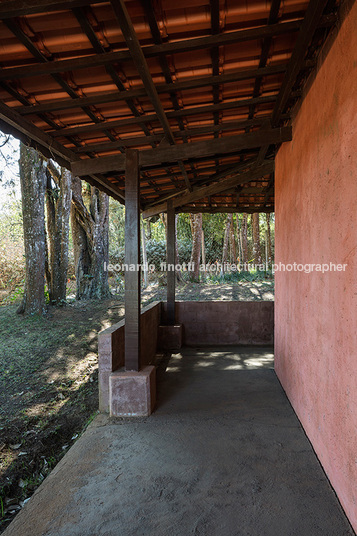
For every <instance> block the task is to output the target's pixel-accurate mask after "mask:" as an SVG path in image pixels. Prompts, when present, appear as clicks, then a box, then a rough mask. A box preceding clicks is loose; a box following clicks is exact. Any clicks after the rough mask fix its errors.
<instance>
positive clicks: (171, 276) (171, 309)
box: [166, 201, 176, 326]
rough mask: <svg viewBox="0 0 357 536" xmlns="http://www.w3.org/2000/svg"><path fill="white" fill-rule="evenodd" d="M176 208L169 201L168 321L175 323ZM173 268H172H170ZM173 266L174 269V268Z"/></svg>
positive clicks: (167, 242) (167, 245) (167, 235)
mask: <svg viewBox="0 0 357 536" xmlns="http://www.w3.org/2000/svg"><path fill="white" fill-rule="evenodd" d="M175 225H176V219H175V209H174V206H173V202H172V201H168V203H167V233H166V262H167V265H168V266H167V272H166V273H167V323H168V324H169V325H170V326H172V325H174V324H175V277H176V274H175V262H176V248H175V240H176V233H175ZM169 268H171V269H169ZM172 268H173V269H172Z"/></svg>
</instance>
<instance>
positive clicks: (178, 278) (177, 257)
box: [175, 214, 182, 283]
mask: <svg viewBox="0 0 357 536" xmlns="http://www.w3.org/2000/svg"><path fill="white" fill-rule="evenodd" d="M177 223H178V214H175V264H180V259H179V252H178V243H177ZM175 273H176V281H177V282H178V283H179V282H180V281H182V274H181V271H180V270H176V269H175Z"/></svg>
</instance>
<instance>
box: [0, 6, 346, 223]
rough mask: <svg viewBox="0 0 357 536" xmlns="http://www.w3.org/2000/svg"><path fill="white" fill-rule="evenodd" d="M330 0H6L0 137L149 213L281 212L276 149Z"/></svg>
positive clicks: (328, 16) (0, 39)
mask: <svg viewBox="0 0 357 536" xmlns="http://www.w3.org/2000/svg"><path fill="white" fill-rule="evenodd" d="M337 8H338V2H336V1H329V0H310V1H303V0H271V1H263V0H253V1H245V0H244V1H243V0H180V1H179V2H177V1H175V0H128V1H124V0H111V1H108V0H62V1H59V2H55V1H53V0H4V1H2V2H1V3H0V43H1V47H0V65H1V68H0V129H1V130H2V131H3V132H6V133H10V134H12V135H14V136H16V137H17V138H19V139H21V140H22V141H24V142H25V143H27V144H30V145H32V146H34V147H36V148H37V149H39V150H40V151H41V152H42V153H43V154H44V155H45V156H47V157H51V158H54V159H55V160H57V162H58V163H59V164H61V165H64V166H66V167H68V168H69V169H71V170H72V171H73V173H74V174H76V175H78V176H80V177H82V178H83V179H85V180H87V181H88V182H90V183H91V184H93V185H96V186H97V187H98V188H100V189H102V190H104V191H106V192H107V193H108V194H109V195H111V196H113V197H114V198H116V199H118V200H119V201H121V202H125V152H126V150H127V149H134V150H135V149H137V150H138V151H139V161H140V206H141V209H142V210H143V213H144V215H145V216H150V215H153V214H156V213H158V212H160V211H163V210H166V205H167V201H168V200H170V202H171V203H172V204H173V206H174V208H175V209H176V211H180V212H185V211H186V212H232V211H234V212H270V211H273V210H274V155H275V153H276V150H277V148H278V147H279V145H280V144H281V143H283V142H285V141H289V140H291V139H292V132H291V126H290V118H291V112H292V109H293V107H294V105H296V103H297V102H298V101H299V99H301V95H302V91H303V87H304V84H305V82H306V80H307V77H308V76H309V74H310V73H311V71H312V70H313V69H314V67H315V65H316V58H317V55H318V52H319V50H320V48H321V46H322V45H323V43H324V41H325V40H326V38H327V36H328V34H329V32H330V31H331V28H332V27H333V26H334V25H335V23H336V21H337Z"/></svg>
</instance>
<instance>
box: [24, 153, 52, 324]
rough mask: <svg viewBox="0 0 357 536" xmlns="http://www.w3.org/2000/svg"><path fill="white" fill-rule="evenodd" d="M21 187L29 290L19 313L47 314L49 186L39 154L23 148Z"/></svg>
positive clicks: (25, 293)
mask: <svg viewBox="0 0 357 536" xmlns="http://www.w3.org/2000/svg"><path fill="white" fill-rule="evenodd" d="M19 167H20V184H21V194H22V218H23V231H24V245H25V266H26V270H25V290H24V297H23V300H22V303H21V304H20V306H19V307H18V309H17V312H18V313H19V314H43V313H44V311H45V261H46V238H45V203H44V198H45V185H46V171H45V167H44V165H43V159H42V157H41V156H40V155H39V153H38V152H37V151H35V150H34V149H31V148H29V147H26V146H25V145H24V144H22V143H21V145H20V160H19Z"/></svg>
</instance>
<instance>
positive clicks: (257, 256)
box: [252, 212, 262, 264]
mask: <svg viewBox="0 0 357 536" xmlns="http://www.w3.org/2000/svg"><path fill="white" fill-rule="evenodd" d="M252 233H253V257H254V263H255V264H261V263H262V254H261V250H260V230H259V214H258V213H257V212H255V213H254V214H252Z"/></svg>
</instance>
